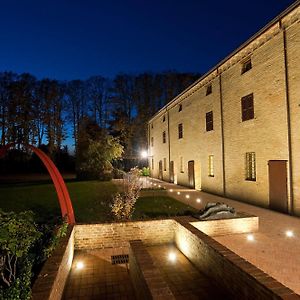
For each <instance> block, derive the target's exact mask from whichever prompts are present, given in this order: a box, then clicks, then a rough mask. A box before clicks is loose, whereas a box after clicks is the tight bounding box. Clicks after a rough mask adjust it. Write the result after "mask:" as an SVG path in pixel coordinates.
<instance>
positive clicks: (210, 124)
mask: <svg viewBox="0 0 300 300" xmlns="http://www.w3.org/2000/svg"><path fill="white" fill-rule="evenodd" d="M213 129H214V118H213V112H212V111H210V112H208V113H206V131H211V130H213Z"/></svg>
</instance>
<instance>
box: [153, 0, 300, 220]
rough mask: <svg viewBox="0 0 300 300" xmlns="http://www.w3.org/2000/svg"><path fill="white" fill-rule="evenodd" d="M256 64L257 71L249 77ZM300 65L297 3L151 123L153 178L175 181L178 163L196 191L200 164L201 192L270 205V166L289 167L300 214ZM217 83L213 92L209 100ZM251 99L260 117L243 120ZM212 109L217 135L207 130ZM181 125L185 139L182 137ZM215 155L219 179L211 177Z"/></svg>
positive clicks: (291, 208)
mask: <svg viewBox="0 0 300 300" xmlns="http://www.w3.org/2000/svg"><path fill="white" fill-rule="evenodd" d="M249 58H250V59H251V65H252V68H251V69H250V70H248V71H247V72H245V73H243V74H242V68H243V64H244V63H245V60H247V59H249ZM299 61H300V1H297V2H295V3H294V4H293V5H292V6H291V7H289V8H288V9H287V10H286V11H284V12H283V13H282V14H281V15H279V16H278V17H277V18H276V19H274V20H273V21H272V22H271V23H270V24H268V25H267V26H266V27H264V28H263V29H262V30H261V31H260V32H258V33H257V34H256V35H255V36H254V37H252V38H251V39H250V40H249V41H247V42H246V43H245V44H243V45H242V46H241V47H240V48H239V49H237V50H236V51H235V52H233V53H232V54H231V55H230V56H228V57H227V58H226V59H224V60H223V61H222V62H221V63H220V64H218V65H217V66H216V67H215V68H213V69H212V70H211V71H210V72H208V73H207V74H206V75H204V76H203V77H201V78H200V79H199V80H198V81H197V82H195V83H194V84H193V85H192V86H190V87H189V88H188V89H186V90H185V91H184V92H183V93H182V94H180V95H179V96H177V97H176V98H174V99H173V100H171V101H170V102H169V103H168V104H167V105H166V106H165V107H164V108H162V109H161V110H160V111H159V112H158V113H157V114H156V115H155V116H154V117H153V118H152V119H151V120H150V121H149V166H150V169H151V173H152V176H153V177H157V178H159V177H160V175H162V176H161V177H162V179H163V180H166V181H170V180H172V177H173V176H171V178H170V168H169V165H170V162H174V182H175V183H178V184H182V185H187V186H188V185H190V184H191V181H189V175H188V173H189V172H188V162H189V161H194V174H195V176H194V184H195V188H196V189H199V190H204V191H208V192H211V193H215V194H220V195H225V196H227V197H231V198H234V199H239V200H242V201H245V202H249V203H254V204H258V205H260V206H264V207H269V204H270V189H269V166H268V165H269V161H273V160H274V161H281V162H284V161H286V170H287V176H286V182H287V192H286V195H287V197H286V199H287V211H288V212H290V213H295V214H298V215H300V132H299V130H300V65H299ZM209 85H211V86H212V93H210V94H208V95H207V87H208V86H209ZM249 94H253V103H254V118H252V119H250V120H247V121H242V109H241V99H242V97H244V96H247V95H249ZM179 104H181V105H182V110H181V111H179ZM210 111H212V112H213V130H211V131H207V130H206V114H207V113H208V112H210ZM163 119H165V121H163ZM179 124H182V126H183V138H178V125H179ZM164 131H165V132H166V137H167V138H166V143H163V137H162V135H163V132H164ZM152 138H153V146H152V144H151V139H152ZM247 152H254V153H255V168H256V170H255V174H256V180H252V181H251V180H246V153H247ZM209 156H213V175H214V176H209ZM164 159H165V160H166V162H167V163H166V169H165V170H164V167H165V166H164ZM152 161H153V165H152ZM160 161H161V165H162V172H161V173H162V174H160V172H159V162H160ZM211 168H212V167H211Z"/></svg>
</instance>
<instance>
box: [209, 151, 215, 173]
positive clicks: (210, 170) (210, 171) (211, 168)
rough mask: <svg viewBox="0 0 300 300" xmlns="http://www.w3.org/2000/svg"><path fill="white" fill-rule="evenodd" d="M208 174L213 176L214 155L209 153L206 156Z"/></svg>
mask: <svg viewBox="0 0 300 300" xmlns="http://www.w3.org/2000/svg"><path fill="white" fill-rule="evenodd" d="M208 176H209V177H214V176H215V175H214V156H213V155H209V156H208Z"/></svg>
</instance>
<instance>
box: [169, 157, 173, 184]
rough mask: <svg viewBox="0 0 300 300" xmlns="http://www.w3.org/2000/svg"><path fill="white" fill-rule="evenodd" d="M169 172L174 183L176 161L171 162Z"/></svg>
mask: <svg viewBox="0 0 300 300" xmlns="http://www.w3.org/2000/svg"><path fill="white" fill-rule="evenodd" d="M169 172H170V175H169V176H170V182H171V183H174V161H173V160H172V161H170V166H169Z"/></svg>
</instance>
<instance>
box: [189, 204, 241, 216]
mask: <svg viewBox="0 0 300 300" xmlns="http://www.w3.org/2000/svg"><path fill="white" fill-rule="evenodd" d="M194 216H195V217H196V218H198V219H200V220H216V219H229V218H234V217H236V212H235V209H234V208H233V207H230V206H228V205H227V204H225V203H220V202H217V203H213V202H209V203H207V204H206V205H205V207H204V209H203V210H200V211H199V213H198V214H196V215H194Z"/></svg>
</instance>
